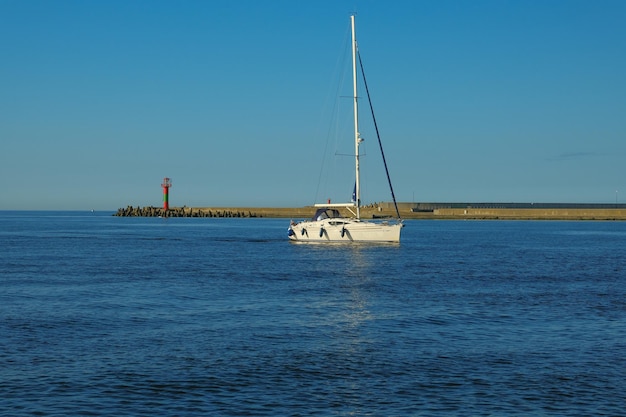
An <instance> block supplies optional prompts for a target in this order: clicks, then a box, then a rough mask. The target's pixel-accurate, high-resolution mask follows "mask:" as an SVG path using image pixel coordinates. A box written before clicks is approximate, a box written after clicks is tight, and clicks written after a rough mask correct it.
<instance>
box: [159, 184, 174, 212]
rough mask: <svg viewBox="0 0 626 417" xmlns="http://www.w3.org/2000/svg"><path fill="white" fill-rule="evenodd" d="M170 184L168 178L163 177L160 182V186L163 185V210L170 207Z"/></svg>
mask: <svg viewBox="0 0 626 417" xmlns="http://www.w3.org/2000/svg"><path fill="white" fill-rule="evenodd" d="M171 186H172V180H170V179H169V178H167V177H165V178H163V184H161V187H163V210H166V211H167V210H169V208H170V202H169V200H170V187H171Z"/></svg>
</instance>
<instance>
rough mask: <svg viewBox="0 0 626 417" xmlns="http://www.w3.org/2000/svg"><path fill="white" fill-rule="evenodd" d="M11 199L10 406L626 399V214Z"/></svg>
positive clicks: (5, 242) (6, 408)
mask: <svg viewBox="0 0 626 417" xmlns="http://www.w3.org/2000/svg"><path fill="white" fill-rule="evenodd" d="M405 223H406V227H405V229H404V231H403V241H402V243H401V244H400V245H378V246H373V245H365V246H362V245H361V246H342V245H330V246H325V245H306V244H293V243H289V242H288V241H287V226H288V219H286V220H280V219H156V218H151V219H147V218H117V217H112V216H111V215H110V213H95V214H92V213H74V212H0V415H7V416H9V415H10V416H26V415H29V416H30V415H40V416H52V415H110V416H122V415H145V416H156V415H159V416H168V415H181V416H183V415H197V416H200V415H225V416H227V415H230V416H246V415H266V416H277V415H337V416H347V415H374V416H406V415H425V416H430V415H531V414H532V415H615V416H617V415H623V413H624V410H625V409H626V260H625V259H626V258H625V256H626V223H622V222H522V221H520V222H508V221H494V222H491V221H407V222H405Z"/></svg>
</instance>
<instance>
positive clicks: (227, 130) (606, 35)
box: [0, 0, 626, 210]
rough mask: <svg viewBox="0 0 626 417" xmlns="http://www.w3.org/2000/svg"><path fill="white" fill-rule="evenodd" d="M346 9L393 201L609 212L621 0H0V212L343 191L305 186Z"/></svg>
mask: <svg viewBox="0 0 626 417" xmlns="http://www.w3.org/2000/svg"><path fill="white" fill-rule="evenodd" d="M355 11H356V12H357V34H358V39H359V46H360V51H361V54H362V57H363V60H364V64H365V67H366V75H367V77H368V83H369V85H370V90H371V92H372V95H373V101H374V106H375V110H376V116H377V121H378V124H379V128H380V130H381V134H382V138H383V144H384V146H385V151H386V156H387V161H388V163H389V165H390V170H391V176H392V180H393V183H394V188H395V192H396V196H397V198H398V199H399V200H400V201H472V202H479V201H514V202H585V203H588V202H598V203H606V202H609V203H610V202H615V200H616V198H618V199H619V200H620V202H624V201H626V78H625V76H626V24H625V23H624V22H626V2H625V1H621V0H619V1H591V0H590V1H575V0H562V1H557V0H547V1H532V0H529V1H505V0H494V1H480V0H479V1H446V0H443V1H374V0H369V1H367V0H351V1H328V0H321V1H320V0H318V1H309V2H303V1H286V0H283V1H258V0H240V1H182V2H174V1H154V0H146V1H82V0H76V1H64V0H57V1H43V0H42V1H30V0H0V56H1V64H0V174H1V176H2V180H3V183H2V191H1V192H0V209H77V210H83V209H86V210H88V209H92V208H93V209H97V210H115V209H117V208H118V207H124V206H126V205H129V204H131V205H134V206H136V205H141V206H147V205H155V206H159V205H161V188H160V183H161V180H162V178H163V177H165V176H168V177H171V178H172V182H173V187H172V189H171V196H170V203H171V205H174V206H177V205H178V206H182V205H187V206H213V207H219V206H268V207H271V206H305V205H308V204H312V203H314V202H316V200H317V201H318V202H319V201H324V200H325V199H326V198H332V199H333V200H334V201H337V202H339V201H343V200H346V201H347V200H349V197H350V194H351V191H352V184H353V178H340V177H339V176H337V177H333V180H331V182H334V184H333V185H334V186H335V189H331V190H330V191H325V190H321V189H320V185H319V184H320V182H322V181H320V179H321V178H325V177H323V176H322V175H320V172H321V167H322V165H323V164H322V161H323V160H324V155H323V153H324V148H329V149H330V148H332V145H330V146H328V145H326V143H327V140H328V139H327V136H328V135H327V131H328V129H329V128H328V122H327V121H326V120H324V118H325V114H326V110H327V109H328V108H331V107H332V106H333V104H332V99H331V101H330V102H331V104H329V99H328V97H329V96H330V95H332V93H333V90H332V88H333V87H332V85H333V84H332V83H333V81H332V80H333V77H334V74H335V72H336V66H337V62H339V59H340V58H339V56H340V55H342V54H343V45H344V44H345V35H346V34H347V30H348V26H349V15H350V14H351V13H352V12H355ZM361 102H362V103H363V104H364V101H361ZM363 109H364V108H363ZM364 129H365V128H364ZM364 136H365V137H366V147H365V150H366V152H367V156H366V157H365V158H364V159H365V160H364V169H369V168H376V170H377V171H376V172H369V171H366V172H365V173H364V181H366V182H367V184H369V185H366V186H364V193H365V194H364V196H363V200H364V202H365V203H368V202H373V201H389V200H390V196H389V192H388V191H387V190H386V189H385V187H384V185H385V181H386V180H385V179H384V177H383V175H382V174H383V173H382V172H381V171H380V170H379V168H380V167H379V166H377V165H379V163H378V159H377V158H379V157H378V156H377V152H376V151H377V145H376V143H375V137H374V136H373V135H371V134H369V133H368V134H367V135H366V134H364ZM345 140H346V141H347V145H346V146H347V147H346V149H350V146H352V145H351V144H350V141H351V140H352V139H351V137H350V136H349V134H348V135H346V138H345ZM339 151H341V149H339ZM333 152H338V151H333ZM335 159H337V160H338V161H339V162H336V163H338V164H341V165H342V166H343V165H348V168H349V170H348V172H351V171H350V170H351V169H352V168H351V165H350V164H351V163H352V162H351V160H350V159H349V158H346V157H342V156H338V157H337V158H335ZM326 164H327V165H328V163H326ZM348 177H349V175H348ZM335 179H336V181H334V180H335ZM324 182H328V180H324ZM340 188H341V189H342V190H345V192H343V194H342V192H339V191H337V190H339V189H340Z"/></svg>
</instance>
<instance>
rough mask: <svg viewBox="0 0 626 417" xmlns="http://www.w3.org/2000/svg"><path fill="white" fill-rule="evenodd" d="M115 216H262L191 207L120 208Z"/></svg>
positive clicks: (251, 213)
mask: <svg viewBox="0 0 626 417" xmlns="http://www.w3.org/2000/svg"><path fill="white" fill-rule="evenodd" d="M114 216H117V217H263V216H259V215H257V214H256V213H253V212H251V211H242V210H211V209H199V208H191V207H174V208H170V209H169V210H164V209H163V208H161V207H153V206H148V207H139V206H137V207H133V206H128V207H126V208H120V209H118V210H117V212H116V213H115V214H114Z"/></svg>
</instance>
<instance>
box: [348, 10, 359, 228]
mask: <svg viewBox="0 0 626 417" xmlns="http://www.w3.org/2000/svg"><path fill="white" fill-rule="evenodd" d="M350 23H351V26H352V88H353V91H354V98H353V99H354V160H355V162H354V166H355V170H356V172H355V174H356V183H355V185H354V188H355V199H356V218H357V219H360V218H361V179H360V173H359V143H360V142H361V138H360V135H359V107H358V102H357V98H358V96H357V88H356V84H357V82H356V30H355V27H354V26H355V25H354V15H352V16H350Z"/></svg>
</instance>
